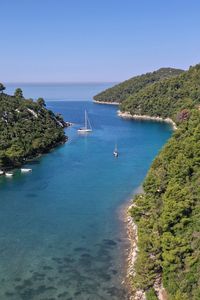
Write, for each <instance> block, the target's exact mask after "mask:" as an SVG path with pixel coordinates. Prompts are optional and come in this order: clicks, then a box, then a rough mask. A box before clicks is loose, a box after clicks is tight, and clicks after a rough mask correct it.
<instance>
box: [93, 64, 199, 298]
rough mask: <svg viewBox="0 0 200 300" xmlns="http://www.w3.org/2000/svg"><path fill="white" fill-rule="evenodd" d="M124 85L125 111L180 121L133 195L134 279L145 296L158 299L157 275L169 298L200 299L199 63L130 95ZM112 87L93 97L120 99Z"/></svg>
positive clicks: (106, 99) (110, 99) (122, 106)
mask: <svg viewBox="0 0 200 300" xmlns="http://www.w3.org/2000/svg"><path fill="white" fill-rule="evenodd" d="M152 74H153V73H152ZM139 78H140V77H138V79H139ZM141 78H142V77H141ZM119 87H120V85H119V86H118V88H119ZM123 87H124V90H123ZM121 88H122V90H120V88H119V92H121V93H122V97H121V98H118V99H119V101H122V100H123V101H122V103H121V105H120V109H121V110H122V111H128V112H130V113H131V114H140V115H150V116H160V117H162V118H167V117H170V118H172V119H173V120H174V121H175V122H176V123H177V126H178V129H177V130H176V131H175V132H174V134H173V136H172V138H171V139H170V140H169V141H168V142H167V144H166V145H165V147H164V148H163V149H162V150H161V152H160V154H159V155H158V156H157V158H156V159H155V160H154V162H153V164H152V166H151V168H150V170H149V172H148V175H147V177H146V179H145V181H144V184H143V187H144V193H143V194H140V195H137V196H136V197H135V199H134V204H135V205H134V206H133V207H132V209H131V215H132V216H133V219H134V221H135V222H136V224H137V225H138V238H139V240H138V248H139V254H138V256H137V260H136V264H135V270H136V276H135V277H134V278H133V285H134V287H135V288H136V289H137V288H139V289H143V290H144V291H145V292H146V297H147V300H153V299H154V300H155V299H157V296H156V293H155V291H154V285H155V283H157V282H158V281H159V280H162V282H163V285H164V287H165V289H166V292H167V294H168V300H189V299H190V300H198V299H200V275H199V274H200V65H196V66H194V67H190V69H189V70H188V71H186V72H183V73H181V74H179V75H177V76H175V77H171V78H167V79H162V80H159V81H157V82H154V83H151V84H146V85H145V84H144V85H143V86H142V87H141V88H138V90H137V91H136V90H134V91H133V92H132V93H131V95H129V96H128V97H127V91H126V84H124V85H123V84H122V85H121ZM111 91H112V89H111ZM114 91H117V88H116V89H114V90H113V94H112V93H108V92H109V91H107V92H105V93H104V94H103V93H102V94H101V95H102V96H103V97H100V98H97V97H96V98H95V99H96V100H101V99H102V100H104V101H112V100H116V98H115V95H117V94H115V93H114ZM106 93H108V98H106V95H107V94H106ZM128 93H129V92H128ZM112 95H114V96H113V97H112ZM124 95H125V96H124Z"/></svg>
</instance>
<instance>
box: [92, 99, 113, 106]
mask: <svg viewBox="0 0 200 300" xmlns="http://www.w3.org/2000/svg"><path fill="white" fill-rule="evenodd" d="M93 102H94V103H96V104H108V105H119V102H106V101H97V100H93Z"/></svg>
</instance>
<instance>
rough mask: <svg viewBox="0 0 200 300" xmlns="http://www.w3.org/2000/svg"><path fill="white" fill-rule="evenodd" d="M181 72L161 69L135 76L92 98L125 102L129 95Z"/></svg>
mask: <svg viewBox="0 0 200 300" xmlns="http://www.w3.org/2000/svg"><path fill="white" fill-rule="evenodd" d="M182 72H183V71H182V70H179V69H173V68H161V69H159V70H157V71H155V72H152V73H146V74H143V75H140V76H135V77H133V78H131V79H129V80H126V81H124V82H122V83H120V84H117V85H115V86H114V87H112V88H109V89H107V90H105V91H103V92H101V93H99V94H98V95H96V96H94V100H96V101H106V102H119V103H121V102H122V101H124V100H126V99H127V98H128V97H129V96H130V95H133V94H135V93H137V92H139V91H140V90H141V89H143V88H144V87H146V86H149V85H151V84H153V83H154V82H157V81H159V80H162V79H166V78H170V77H173V76H177V75H179V74H181V73H182Z"/></svg>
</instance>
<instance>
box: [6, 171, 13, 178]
mask: <svg viewBox="0 0 200 300" xmlns="http://www.w3.org/2000/svg"><path fill="white" fill-rule="evenodd" d="M5 175H6V177H12V176H13V173H12V172H6V173H5Z"/></svg>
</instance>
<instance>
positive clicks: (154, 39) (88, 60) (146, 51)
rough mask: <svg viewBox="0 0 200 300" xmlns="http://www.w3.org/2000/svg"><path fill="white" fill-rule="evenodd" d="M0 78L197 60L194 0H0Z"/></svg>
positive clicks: (55, 76) (114, 76) (83, 76)
mask: <svg viewBox="0 0 200 300" xmlns="http://www.w3.org/2000/svg"><path fill="white" fill-rule="evenodd" d="M0 9H1V17H0V28H1V47H0V82H40V81H42V82H59V81H62V82H65V81H66V82H68V81H70V82H73V81H77V82H80V81H83V82H84V81H121V80H124V79H127V78H129V77H132V76H133V75H136V74H140V73H144V72H147V71H152V70H155V69H157V68H160V67H163V66H165V67H166V66H171V67H177V68H184V69H186V68H188V67H189V66H190V65H194V64H196V63H199V62H200V1H199V0H166V1H165V0H0Z"/></svg>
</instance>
